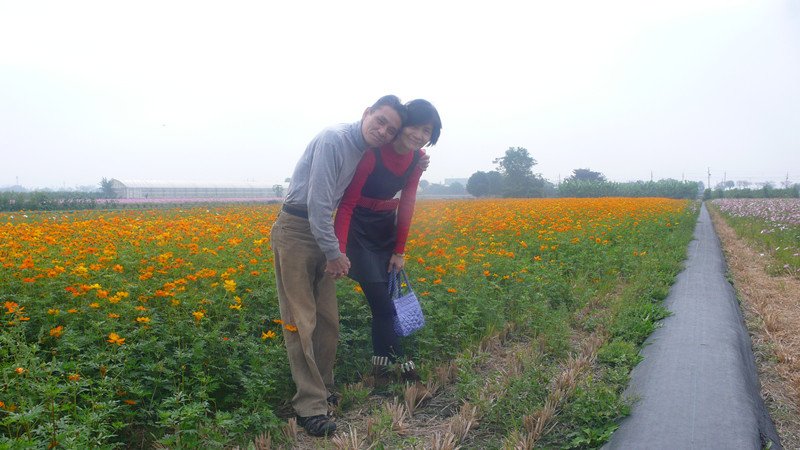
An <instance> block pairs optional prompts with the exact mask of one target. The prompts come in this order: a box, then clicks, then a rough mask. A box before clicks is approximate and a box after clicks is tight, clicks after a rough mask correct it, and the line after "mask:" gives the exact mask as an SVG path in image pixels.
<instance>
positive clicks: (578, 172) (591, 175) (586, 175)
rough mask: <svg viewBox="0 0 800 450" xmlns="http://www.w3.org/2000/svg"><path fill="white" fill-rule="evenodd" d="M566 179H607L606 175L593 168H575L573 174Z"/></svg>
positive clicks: (601, 180) (599, 180)
mask: <svg viewBox="0 0 800 450" xmlns="http://www.w3.org/2000/svg"><path fill="white" fill-rule="evenodd" d="M564 181H589V182H592V181H597V182H603V181H606V177H605V175H603V174H602V173H600V172H595V171H593V170H591V169H575V170H573V171H572V175H570V176H568V177H567V178H566V179H565V180H564Z"/></svg>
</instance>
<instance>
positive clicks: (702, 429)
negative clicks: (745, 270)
mask: <svg viewBox="0 0 800 450" xmlns="http://www.w3.org/2000/svg"><path fill="white" fill-rule="evenodd" d="M725 275H726V265H725V260H724V257H723V255H722V249H721V247H720V243H719V239H718V238H717V235H716V233H715V232H714V227H713V225H712V223H711V219H710V217H709V214H708V211H707V210H706V208H705V205H703V207H702V209H701V212H700V218H699V220H698V222H697V227H696V228H695V232H694V240H693V241H692V242H691V243H690V244H689V251H688V258H687V260H686V267H685V269H684V270H683V271H682V272H681V273H680V274H679V275H678V277H677V280H676V283H675V284H674V285H673V286H672V289H671V290H670V293H669V296H668V297H667V298H666V300H665V303H664V304H665V306H666V307H667V308H668V309H669V310H670V311H671V312H672V315H671V316H670V317H667V318H666V319H664V320H663V321H662V326H661V327H660V328H658V329H657V330H656V331H655V332H654V333H653V334H652V335H651V336H650V337H649V338H648V340H647V342H646V343H645V347H644V349H643V351H642V356H644V360H643V361H642V362H641V363H640V364H639V365H638V366H637V367H636V368H635V369H634V370H633V372H632V374H631V383H630V385H629V387H628V390H627V392H626V395H628V396H631V397H632V398H634V399H637V400H636V403H635V404H634V407H633V410H632V413H631V415H630V416H629V417H628V418H626V419H625V420H623V421H622V423H621V425H620V428H619V429H618V430H617V431H616V432H615V433H614V435H613V436H612V438H611V440H610V442H609V443H608V444H607V445H606V446H605V447H604V448H607V449H670V450H672V449H762V448H767V446H768V445H769V443H770V442H771V447H770V448H772V449H781V448H782V447H781V445H780V442H779V439H778V435H777V432H776V431H775V426H774V424H773V423H772V420H771V419H770V417H769V414H768V412H767V410H766V407H765V406H764V402H763V401H762V399H761V396H760V393H759V392H760V389H759V383H758V375H757V372H756V367H755V359H754V356H753V351H752V345H751V341H750V336H749V335H748V333H747V329H746V327H745V324H744V321H743V319H742V315H741V311H740V309H739V305H738V302H737V299H736V294H735V292H734V289H733V287H732V286H731V284H730V283H729V282H728V280H727V279H726V276H725Z"/></svg>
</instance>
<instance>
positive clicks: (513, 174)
mask: <svg viewBox="0 0 800 450" xmlns="http://www.w3.org/2000/svg"><path fill="white" fill-rule="evenodd" d="M494 163H495V164H497V165H498V170H499V172H500V173H501V174H502V175H503V196H504V197H544V195H545V192H546V191H547V181H546V180H545V179H544V178H542V176H541V175H538V174H537V175H534V174H533V170H532V168H533V166H535V165H536V160H535V159H533V157H532V156H531V155H530V154H529V153H528V149H526V148H523V147H509V148H508V150H506V154H505V156H503V157H500V158H497V159H495V160H494Z"/></svg>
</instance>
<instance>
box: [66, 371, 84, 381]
mask: <svg viewBox="0 0 800 450" xmlns="http://www.w3.org/2000/svg"><path fill="white" fill-rule="evenodd" d="M68 378H69V381H80V380H81V376H80V375H79V374H77V373H73V374H70V375H69V377H68Z"/></svg>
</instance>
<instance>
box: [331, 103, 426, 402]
mask: <svg viewBox="0 0 800 450" xmlns="http://www.w3.org/2000/svg"><path fill="white" fill-rule="evenodd" d="M405 106H406V108H407V113H408V119H407V120H406V122H405V124H404V125H403V129H402V130H401V131H400V133H398V135H397V137H396V138H395V140H394V141H393V142H391V143H389V144H386V145H384V146H383V147H381V148H379V149H371V150H367V152H366V153H365V154H364V157H363V158H362V159H361V162H360V163H359V165H358V168H357V169H356V173H355V175H354V176H353V180H352V181H351V182H350V185H349V186H348V187H347V190H345V193H344V196H343V197H342V201H341V203H340V204H339V209H338V211H337V212H336V219H335V221H334V228H335V230H336V237H337V238H338V239H339V245H340V247H341V251H342V252H343V253H346V254H347V257H348V258H349V259H350V262H351V268H350V272H349V273H348V276H350V278H352V279H353V280H355V281H357V282H358V283H359V284H360V286H361V289H362V290H363V292H364V295H365V296H366V297H367V302H368V303H369V307H370V309H371V310H372V348H373V354H374V356H373V357H372V364H373V375H374V377H375V387H376V388H381V387H384V386H386V385H387V384H389V383H390V382H391V381H392V377H391V374H392V370H391V366H392V365H393V364H394V363H395V362H397V361H398V360H403V359H404V358H403V348H402V347H401V346H400V339H399V338H398V336H397V334H395V332H394V326H393V322H394V316H395V310H394V305H393V303H392V299H391V296H390V295H389V292H388V290H389V287H388V282H389V273H390V272H392V271H399V270H400V269H402V268H403V266H404V265H405V257H404V251H405V245H406V239H407V238H408V230H409V227H410V225H411V217H412V216H413V215H414V202H415V201H416V197H417V185H418V184H419V178H420V176H421V175H422V169H421V168H420V167H419V166H418V164H417V162H418V161H419V159H420V157H421V156H422V155H424V154H425V152H424V150H422V147H425V146H427V145H429V144H430V145H434V144H436V142H437V141H438V140H439V135H440V133H441V129H442V121H441V119H440V118H439V113H438V112H437V111H436V108H434V106H433V105H432V104H431V103H430V102H428V101H427V100H421V99H417V100H412V101H410V102H408V103H406V105H405ZM398 192H401V194H400V198H399V199H396V198H394V197H395V195H396V194H397V193H398ZM400 373H401V377H402V379H403V381H407V382H419V381H420V377H419V375H418V374H417V371H416V368H415V366H414V362H413V361H411V360H408V361H403V362H401V363H400Z"/></svg>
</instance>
